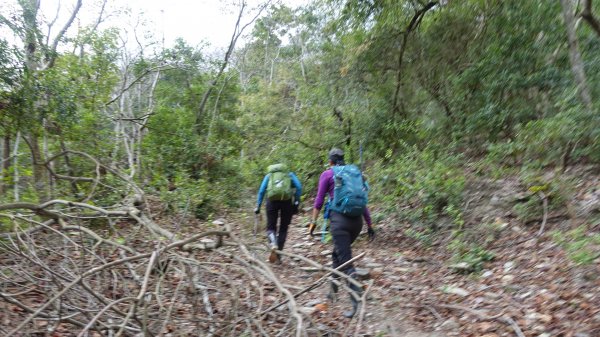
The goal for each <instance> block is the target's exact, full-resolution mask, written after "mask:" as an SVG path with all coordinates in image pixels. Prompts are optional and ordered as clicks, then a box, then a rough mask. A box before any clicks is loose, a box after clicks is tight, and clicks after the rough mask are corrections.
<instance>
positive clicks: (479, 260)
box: [448, 234, 495, 272]
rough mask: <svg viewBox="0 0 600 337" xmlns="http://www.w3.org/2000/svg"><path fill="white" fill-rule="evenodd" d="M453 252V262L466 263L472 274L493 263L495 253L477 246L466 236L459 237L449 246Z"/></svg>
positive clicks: (460, 235)
mask: <svg viewBox="0 0 600 337" xmlns="http://www.w3.org/2000/svg"><path fill="white" fill-rule="evenodd" d="M448 249H449V250H450V251H451V252H452V254H453V256H452V260H453V261H454V262H456V263H461V262H463V263H466V264H467V265H468V266H469V268H468V270H470V271H471V272H478V271H480V270H481V269H482V268H483V265H484V263H485V262H488V261H492V260H493V259H494V257H495V255H494V253H492V252H490V251H488V250H486V249H485V248H484V247H482V246H481V245H479V244H476V243H474V242H472V241H470V240H468V239H466V238H465V235H463V234H459V235H457V236H456V237H455V238H454V239H453V240H452V242H450V244H449V245H448Z"/></svg>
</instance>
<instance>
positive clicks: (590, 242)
mask: <svg viewBox="0 0 600 337" xmlns="http://www.w3.org/2000/svg"><path fill="white" fill-rule="evenodd" d="M552 238H553V240H554V241H556V242H557V243H558V244H560V245H561V246H562V247H563V248H564V249H565V250H566V252H567V255H568V256H569V258H571V260H573V262H575V263H576V264H580V265H585V264H591V263H593V262H594V260H596V259H597V258H598V257H600V234H598V233H588V232H587V228H586V226H579V227H577V228H575V229H573V230H570V231H567V232H561V231H554V232H553V233H552Z"/></svg>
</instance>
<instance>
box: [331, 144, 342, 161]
mask: <svg viewBox="0 0 600 337" xmlns="http://www.w3.org/2000/svg"><path fill="white" fill-rule="evenodd" d="M329 159H330V160H332V161H334V162H335V161H336V160H337V159H342V160H343V159H344V151H343V150H341V149H338V148H337V147H334V148H333V149H331V151H329Z"/></svg>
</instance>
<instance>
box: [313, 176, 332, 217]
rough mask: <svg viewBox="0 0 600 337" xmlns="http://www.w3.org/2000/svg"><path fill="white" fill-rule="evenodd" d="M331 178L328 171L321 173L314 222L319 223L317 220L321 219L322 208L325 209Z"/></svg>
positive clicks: (314, 209) (314, 208)
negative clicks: (324, 204)
mask: <svg viewBox="0 0 600 337" xmlns="http://www.w3.org/2000/svg"><path fill="white" fill-rule="evenodd" d="M329 176H330V174H328V171H325V172H323V173H321V177H319V187H318V189H317V197H316V198H315V204H314V207H313V216H312V221H313V222H314V221H317V218H318V217H319V212H320V211H321V208H323V203H324V202H325V194H327V191H328V190H329V188H328V187H329V186H328V183H329Z"/></svg>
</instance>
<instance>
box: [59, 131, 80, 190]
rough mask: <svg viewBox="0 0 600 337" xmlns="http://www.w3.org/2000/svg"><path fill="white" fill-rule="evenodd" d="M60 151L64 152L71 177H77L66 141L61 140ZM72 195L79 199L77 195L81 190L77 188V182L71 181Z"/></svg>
mask: <svg viewBox="0 0 600 337" xmlns="http://www.w3.org/2000/svg"><path fill="white" fill-rule="evenodd" d="M60 149H61V151H62V152H64V154H65V155H64V157H65V165H66V166H67V172H69V175H70V176H71V177H75V170H73V166H72V165H71V159H70V158H69V153H68V152H67V145H66V144H65V141H64V139H62V137H61V139H60ZM71 193H73V196H75V197H77V195H78V194H79V188H78V187H77V182H76V181H74V180H73V181H71Z"/></svg>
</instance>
